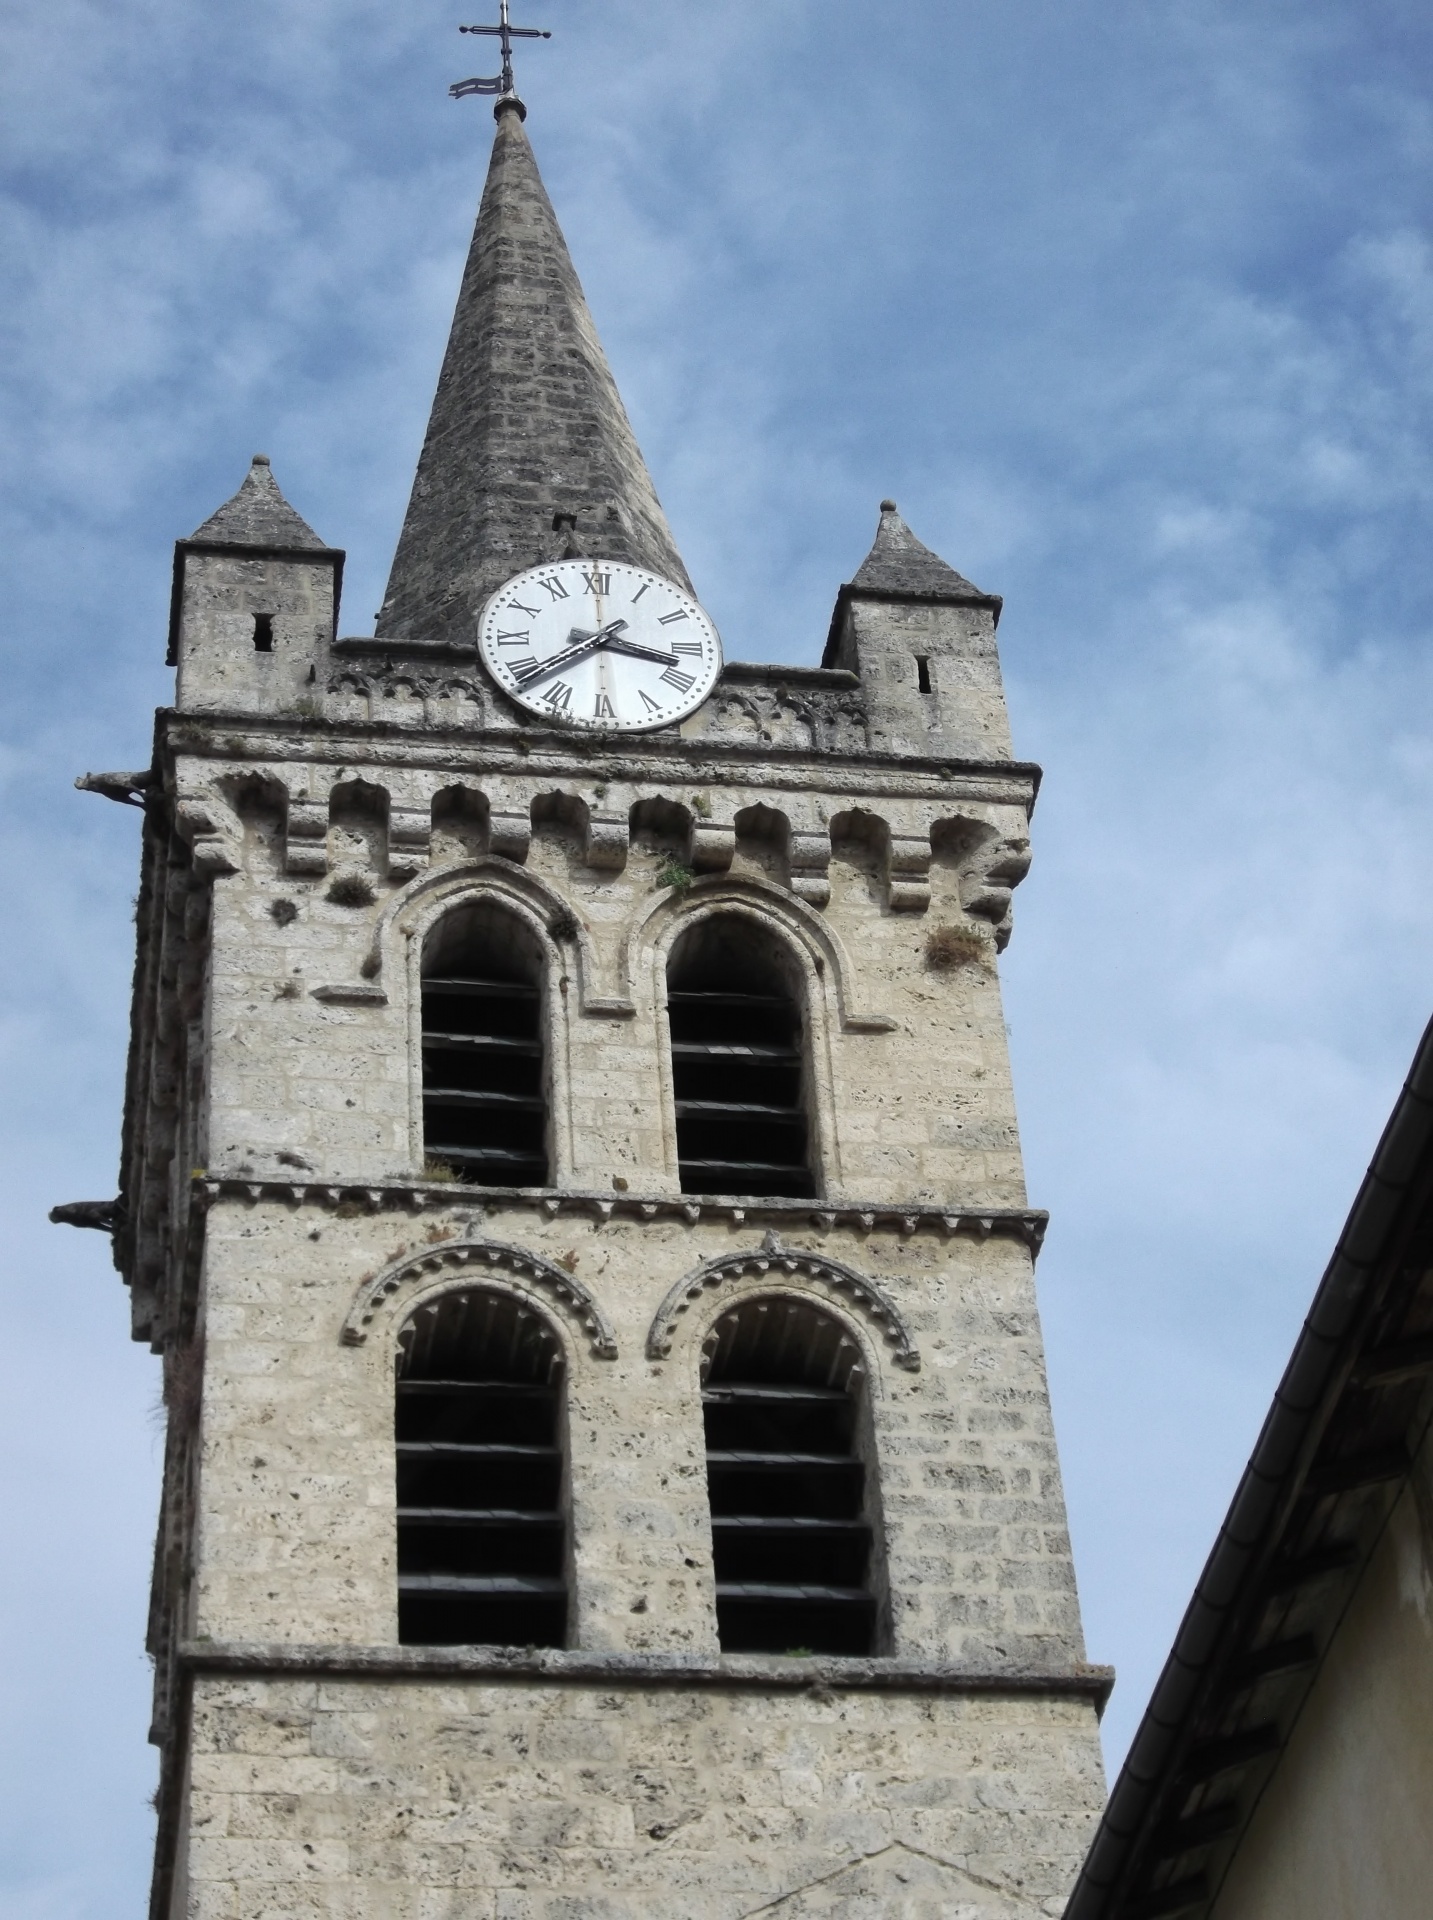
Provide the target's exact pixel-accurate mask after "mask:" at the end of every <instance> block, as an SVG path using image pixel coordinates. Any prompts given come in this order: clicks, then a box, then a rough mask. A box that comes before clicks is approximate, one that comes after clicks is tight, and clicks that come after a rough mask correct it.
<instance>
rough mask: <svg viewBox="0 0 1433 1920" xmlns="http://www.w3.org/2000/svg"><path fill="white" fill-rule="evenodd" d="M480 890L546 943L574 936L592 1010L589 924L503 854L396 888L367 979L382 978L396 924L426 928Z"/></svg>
mask: <svg viewBox="0 0 1433 1920" xmlns="http://www.w3.org/2000/svg"><path fill="white" fill-rule="evenodd" d="M480 894H490V895H493V896H495V897H496V898H497V899H499V900H501V901H502V902H503V903H504V904H505V905H507V906H509V907H511V908H512V909H513V910H514V911H515V912H516V913H517V914H518V915H519V916H520V917H521V918H522V919H524V920H526V921H527V922H528V924H529V925H530V926H532V927H533V928H534V930H535V931H536V932H537V933H538V934H539V935H540V936H541V937H542V939H543V941H544V943H545V944H547V945H549V946H552V945H553V944H554V943H555V942H556V941H557V940H558V939H559V938H560V939H562V940H570V941H572V943H573V944H574V945H575V946H576V948H577V952H578V986H579V992H580V994H581V997H582V1005H583V1009H584V1011H586V1010H587V998H588V996H587V991H586V989H587V986H588V983H589V982H590V981H591V979H592V977H593V973H594V970H595V963H594V960H593V956H592V943H591V941H590V940H589V938H588V936H587V932H586V930H585V928H584V927H583V926H582V924H581V922H580V921H579V920H578V918H577V915H576V914H575V913H574V912H573V911H572V908H571V906H570V905H569V903H568V902H567V901H566V900H565V899H564V898H563V896H562V895H561V894H560V893H558V892H557V890H556V889H555V888H553V887H550V886H549V885H548V884H547V882H546V881H545V880H541V879H539V878H538V876H537V875H536V874H535V873H529V872H528V870H527V868H526V867H519V866H516V865H515V864H514V863H513V862H512V861H511V860H505V859H503V858H502V856H501V855H500V854H484V855H483V856H482V857H481V858H480V859H477V860H473V861H470V862H468V863H466V864H464V865H462V866H455V867H440V868H438V869H437V871H435V872H434V871H430V872H427V873H424V874H421V875H420V876H419V877H418V878H417V879H416V880H412V881H410V882H409V883H408V885H407V886H406V887H403V888H401V889H400V890H399V891H398V892H397V893H395V894H394V895H393V897H392V899H390V900H389V902H388V904H387V905H386V906H385V907H384V909H383V911H382V913H381V914H380V915H379V916H378V923H377V925H376V926H375V927H374V929H373V940H372V942H371V944H370V946H369V949H368V954H367V956H366V958H365V959H364V962H363V967H362V973H363V977H364V979H365V980H378V979H381V978H382V974H383V962H384V955H385V952H386V950H387V946H388V941H389V937H390V935H391V934H392V933H393V932H394V930H395V929H396V930H397V932H398V933H400V934H412V933H417V932H419V931H420V930H426V928H427V927H428V926H429V925H431V924H432V922H433V921H434V920H436V919H438V918H439V917H440V916H441V915H442V914H444V913H446V912H447V911H448V910H449V909H450V908H452V907H456V906H460V905H461V904H462V902H463V901H464V900H466V899H471V898H474V897H476V896H478V895H480ZM554 929H558V930H559V931H554Z"/></svg>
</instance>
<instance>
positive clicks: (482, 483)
mask: <svg viewBox="0 0 1433 1920" xmlns="http://www.w3.org/2000/svg"><path fill="white" fill-rule="evenodd" d="M496 111H497V120H498V130H497V137H496V139H495V140H494V143H493V153H492V160H491V163H490V165H489V168H488V178H487V185H486V187H485V188H484V191H483V198H482V205H481V207H480V208H479V210H478V220H477V226H476V227H475V229H474V232H473V241H472V247H471V249H470V251H469V254H468V264H467V268H466V270H465V272H464V274H463V283H462V287H461V289H460V291H459V294H458V305H457V311H456V312H455V314H454V316H453V328H452V333H451V334H450V336H449V339H448V350H447V353H446V355H445V357H444V360H443V368H442V372H441V373H440V375H439V377H438V391H437V394H436V397H435V398H434V401H433V411H432V415H431V417H430V419H429V421H428V435H427V439H426V440H425V441H424V444H423V452H422V455H421V457H420V459H419V462H418V473H417V477H416V479H415V480H414V483H413V494H412V498H411V499H410V501H409V503H408V514H407V518H406V519H405V521H404V523H403V532H402V534H401V536H400V538H399V541H398V551H397V554H396V556H395V558H394V561H393V571H392V574H391V575H390V577H389V581H388V591H387V593H386V594H385V596H384V602H383V608H382V611H381V612H380V613H379V616H378V626H377V632H378V635H379V637H380V638H384V639H394V640H404V639H407V640H414V641H427V642H431V641H446V642H449V643H456V644H472V642H473V640H474V638H475V634H474V625H475V620H476V616H477V615H478V614H479V613H480V612H481V611H482V608H483V606H484V604H485V603H486V601H487V599H488V597H489V596H490V595H491V594H492V593H493V592H494V591H495V590H496V589H497V588H498V587H499V586H501V585H502V583H503V581H505V580H508V579H511V577H512V576H513V574H515V573H520V572H521V571H522V569H523V568H524V567H530V566H535V565H537V564H538V562H539V561H542V560H546V559H552V558H555V557H557V556H558V555H560V554H562V553H563V552H571V553H580V554H590V555H592V556H593V557H594V558H596V557H601V558H605V559H612V560H630V561H633V562H635V563H636V564H638V565H640V566H645V567H651V568H653V569H654V570H655V571H656V572H658V573H662V574H665V575H666V576H667V577H668V578H669V579H673V580H676V581H677V582H679V583H680V584H681V585H683V586H689V585H690V582H689V581H688V579H687V573H686V569H685V567H684V566H683V565H682V560H681V556H680V554H679V553H678V552H677V549H676V544H675V542H674V541H673V539H672V535H671V530H670V528H669V527H668V525H667V521H666V516H665V515H664V514H663V512H662V509H661V506H660V504H659V502H658V500H657V495H656V492H655V490H654V488H653V486H652V481H651V477H650V476H649V474H648V472H647V468H646V464H645V462H644V461H643V459H642V454H641V451H640V449H639V448H638V446H637V442H636V438H635V436H634V435H633V432H632V427H631V423H630V422H629V420H628V418H627V413H626V409H625V408H624V407H623V405H622V399H621V396H620V394H619V393H618V391H617V386H616V382H615V381H614V380H613V378H612V373H611V369H610V368H609V367H608V365H607V358H606V355H605V354H604V353H603V351H602V343H601V341H600V340H599V339H598V337H597V330H596V328H595V327H594V326H593V324H592V316H591V314H590V313H589V312H588V309H587V301H586V299H585V298H584V296H583V292H582V287H581V284H580V283H579V281H578V278H577V274H576V272H575V271H574V269H573V265H572V261H571V259H570V257H569V255H568V251H567V244H566V242H565V241H564V239H563V237H562V231H561V229H560V228H559V226H558V224H557V216H556V215H555V214H554V212H553V210H552V203H551V202H550V201H549V199H548V197H547V192H546V190H545V188H544V187H543V184H542V179H541V176H540V175H539V173H538V170H537V162H536V160H535V159H534V158H533V152H532V147H531V146H530V144H529V142H528V138H527V134H526V132H525V131H524V129H523V124H522V112H521V109H520V108H518V106H517V105H516V103H515V102H514V101H511V100H504V101H501V102H499V105H498V108H497V110H496ZM560 516H567V521H566V522H565V523H564V524H563V525H562V526H561V527H555V522H556V521H557V520H558V518H559V517H560Z"/></svg>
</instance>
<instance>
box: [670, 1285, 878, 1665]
mask: <svg viewBox="0 0 1433 1920" xmlns="http://www.w3.org/2000/svg"><path fill="white" fill-rule="evenodd" d="M703 1370H704V1378H703V1386H702V1411H703V1415H704V1418H705V1424H706V1444H707V1497H708V1499H709V1501H710V1503H711V1526H712V1556H713V1561H714V1564H715V1570H716V1603H717V1628H718V1633H719V1636H720V1640H721V1647H722V1651H723V1652H724V1653H778V1654H780V1653H786V1654H803V1653H836V1654H869V1653H873V1652H875V1651H877V1646H876V1641H877V1633H878V1594H877V1586H878V1576H877V1569H876V1566H875V1541H876V1537H877V1529H876V1524H875V1500H876V1489H875V1485H874V1475H873V1474H872V1473H871V1471H870V1453H871V1446H870V1440H869V1434H868V1427H867V1423H866V1407H865V1404H864V1399H863V1394H862V1388H863V1385H864V1381H863V1374H862V1368H861V1365H860V1350H859V1348H858V1347H857V1345H856V1343H855V1341H854V1340H853V1339H852V1337H851V1336H850V1335H849V1334H848V1333H846V1332H845V1331H844V1329H843V1328H842V1327H841V1326H840V1324H839V1322H837V1321H836V1320H835V1319H834V1318H833V1317H832V1316H831V1315H830V1314H826V1313H823V1312H822V1311H821V1310H820V1309H819V1308H818V1307H813V1306H810V1305H808V1304H807V1303H806V1302H804V1301H797V1300H791V1299H785V1298H781V1297H779V1296H778V1297H776V1298H761V1299H754V1300H747V1301H743V1302H742V1304H741V1305H740V1306H738V1307H734V1308H733V1309H732V1310H731V1311H730V1312H729V1313H726V1314H724V1315H723V1316H722V1318H721V1319H720V1320H719V1321H718V1322H717V1324H716V1326H715V1328H714V1329H713V1330H712V1332H711V1334H710V1335H709V1336H708V1339H707V1342H706V1345H705V1348H704V1352H703Z"/></svg>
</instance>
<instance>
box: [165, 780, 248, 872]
mask: <svg viewBox="0 0 1433 1920" xmlns="http://www.w3.org/2000/svg"><path fill="white" fill-rule="evenodd" d="M218 811H219V810H218V807H217V806H216V805H215V803H214V802H213V801H212V800H211V799H210V797H209V796H208V795H207V794H206V795H205V796H204V797H203V798H200V797H199V796H198V795H196V794H181V795H180V796H179V799H178V801H177V802H176V803H175V808H174V824H175V826H176V828H177V829H178V831H179V837H180V838H181V839H182V840H183V841H184V842H185V844H186V845H187V846H188V848H189V851H190V854H191V856H192V858H193V861H194V871H195V872H196V873H200V874H203V875H204V876H205V877H206V878H208V879H213V878H215V877H216V876H217V875H219V874H224V873H237V872H238V871H239V861H238V858H237V855H236V852H235V850H234V848H233V847H232V846H231V845H230V842H229V836H228V834H227V833H226V832H225V831H224V828H223V826H222V824H221V823H220V820H219V818H217V817H216V816H217V815H218Z"/></svg>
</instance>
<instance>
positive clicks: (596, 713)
mask: <svg viewBox="0 0 1433 1920" xmlns="http://www.w3.org/2000/svg"><path fill="white" fill-rule="evenodd" d="M592 718H593V719H594V720H615V719H616V718H617V715H616V712H615V711H614V709H613V706H612V702H611V701H610V700H609V699H608V697H607V695H606V694H605V693H599V694H598V696H597V705H596V706H595V707H594V708H593V709H592Z"/></svg>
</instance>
